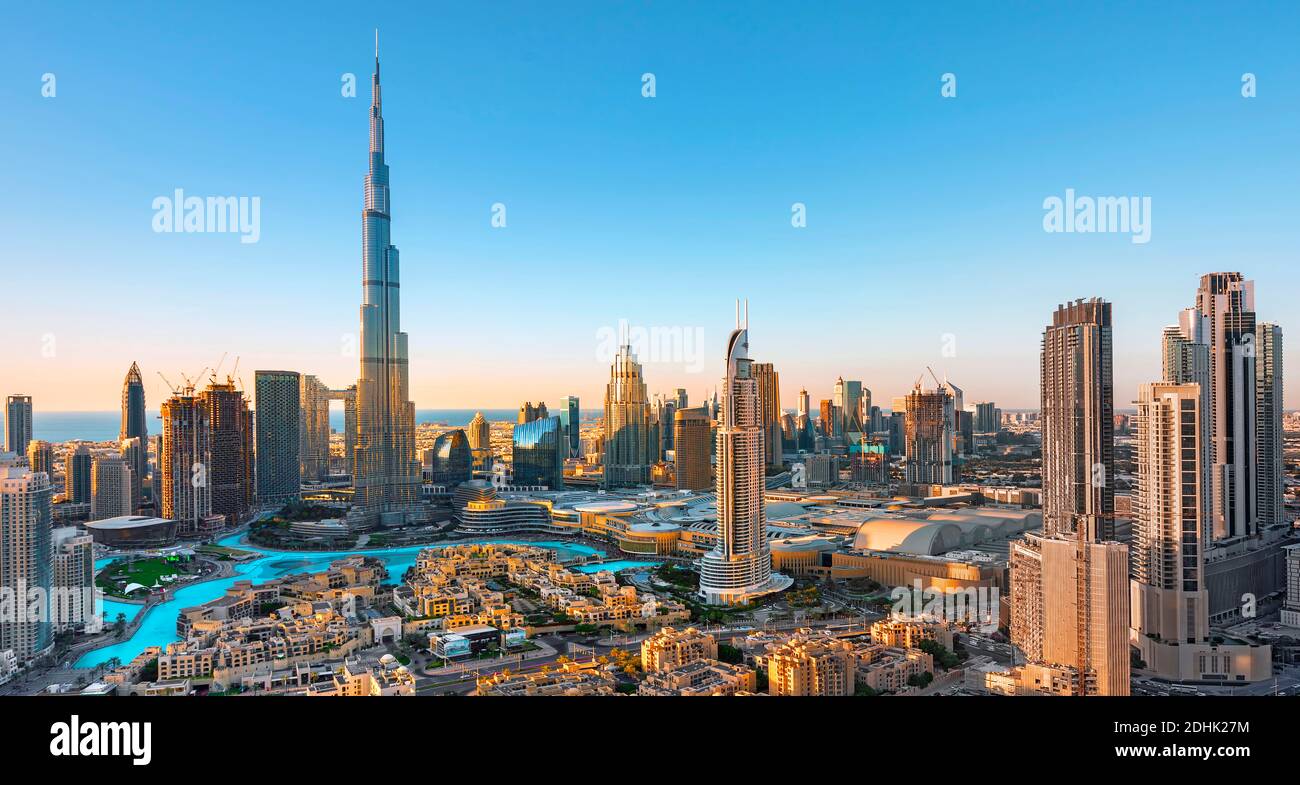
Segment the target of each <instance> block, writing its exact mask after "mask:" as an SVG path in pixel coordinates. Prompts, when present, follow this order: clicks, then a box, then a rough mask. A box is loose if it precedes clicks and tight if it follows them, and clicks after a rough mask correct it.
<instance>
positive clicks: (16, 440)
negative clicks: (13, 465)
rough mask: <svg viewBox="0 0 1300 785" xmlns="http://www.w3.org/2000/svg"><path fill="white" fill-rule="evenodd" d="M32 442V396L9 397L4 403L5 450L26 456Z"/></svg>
mask: <svg viewBox="0 0 1300 785" xmlns="http://www.w3.org/2000/svg"><path fill="white" fill-rule="evenodd" d="M31 440H32V396H30V395H11V396H9V398H8V400H7V401H5V450H6V451H8V452H11V453H13V454H14V455H26V454H27V443H28V442H30V441H31Z"/></svg>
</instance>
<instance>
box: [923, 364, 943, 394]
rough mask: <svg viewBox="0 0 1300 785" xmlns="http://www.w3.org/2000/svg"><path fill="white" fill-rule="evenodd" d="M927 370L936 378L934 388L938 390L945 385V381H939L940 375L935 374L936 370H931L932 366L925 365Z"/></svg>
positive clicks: (931, 376)
mask: <svg viewBox="0 0 1300 785" xmlns="http://www.w3.org/2000/svg"><path fill="white" fill-rule="evenodd" d="M925 370H927V371H930V378H932V379H934V388H935V389H936V390H937V389H939V388H940V387H942V386H943V382H940V381H939V377H938V376H935V374H934V371H933V370H931V368H930V366H928V365H927V366H925Z"/></svg>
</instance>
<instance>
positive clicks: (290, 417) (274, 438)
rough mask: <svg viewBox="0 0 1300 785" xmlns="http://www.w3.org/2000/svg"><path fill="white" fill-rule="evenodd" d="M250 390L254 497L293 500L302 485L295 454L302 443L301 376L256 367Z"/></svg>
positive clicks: (263, 500) (267, 500)
mask: <svg viewBox="0 0 1300 785" xmlns="http://www.w3.org/2000/svg"><path fill="white" fill-rule="evenodd" d="M253 390H254V392H253V394H254V399H253V406H254V417H255V419H256V424H257V427H256V433H257V451H256V455H257V500H258V502H260V503H271V504H283V503H285V502H291V501H295V500H296V499H297V498H298V492H299V489H300V487H301V485H302V463H301V460H300V458H299V455H298V449H299V447H300V446H301V443H302V435H301V433H300V429H301V427H302V421H301V413H302V402H301V398H300V394H301V391H302V379H301V377H300V376H299V374H297V373H296V372H294V371H257V372H256V374H255V381H254V383H253ZM313 479H315V478H313Z"/></svg>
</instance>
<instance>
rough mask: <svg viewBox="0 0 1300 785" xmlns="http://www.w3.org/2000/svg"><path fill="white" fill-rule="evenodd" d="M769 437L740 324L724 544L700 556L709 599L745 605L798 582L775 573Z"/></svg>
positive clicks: (722, 459) (723, 504)
mask: <svg viewBox="0 0 1300 785" xmlns="http://www.w3.org/2000/svg"><path fill="white" fill-rule="evenodd" d="M737 321H739V320H737ZM763 436H764V434H763V425H762V415H761V412H760V411H759V401H758V381H757V380H755V379H754V376H753V373H752V361H751V360H750V359H749V330H748V329H747V328H745V327H741V326H739V324H738V325H737V327H736V329H735V330H733V331H732V333H731V338H730V339H729V340H728V341H727V376H726V378H725V379H723V396H722V410H721V412H720V413H719V417H718V465H717V473H718V478H717V485H716V488H717V494H718V544H717V545H716V546H715V547H714V549H713V550H711V551H709V552H708V553H706V554H704V556H703V558H701V559H700V596H701V597H703V599H704V601H705V602H708V603H712V604H715V605H722V604H727V605H740V604H743V603H746V602H749V601H750V600H751V599H753V598H754V597H757V596H759V595H763V594H770V593H771V592H775V591H780V590H782V589H785V588H788V587H789V586H790V585H791V583H793V581H792V580H791V579H790V578H788V577H786V576H784V575H781V574H780V573H773V572H772V555H771V552H770V551H769V550H768V544H767V515H766V514H765V513H764V510H763V492H764V489H765V482H764V480H765V475H764V453H763V450H764V444H763Z"/></svg>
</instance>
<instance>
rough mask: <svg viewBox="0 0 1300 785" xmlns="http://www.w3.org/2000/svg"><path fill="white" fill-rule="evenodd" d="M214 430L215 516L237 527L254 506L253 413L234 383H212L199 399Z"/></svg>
mask: <svg viewBox="0 0 1300 785" xmlns="http://www.w3.org/2000/svg"><path fill="white" fill-rule="evenodd" d="M199 398H200V401H201V403H202V405H203V407H204V408H206V409H207V414H208V423H209V427H210V429H211V440H210V447H209V450H210V453H209V465H208V483H209V485H210V486H211V488H212V493H211V498H212V513H213V514H214V515H220V516H222V517H223V518H225V519H226V525H227V526H236V525H238V524H239V523H241V522H242V521H243V520H244V519H245V518H247V517H248V514H249V511H250V510H251V509H252V506H253V493H254V488H253V413H252V412H251V411H250V410H249V408H248V400H247V399H246V398H245V397H244V393H243V391H242V390H239V389H236V387H235V383H234V380H233V379H232V378H230V377H226V381H225V383H218V382H217V381H216V380H215V379H213V380H212V381H211V382H210V383H209V384H208V388H207V389H206V390H204V391H203V392H202V393H200V395H199Z"/></svg>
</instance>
